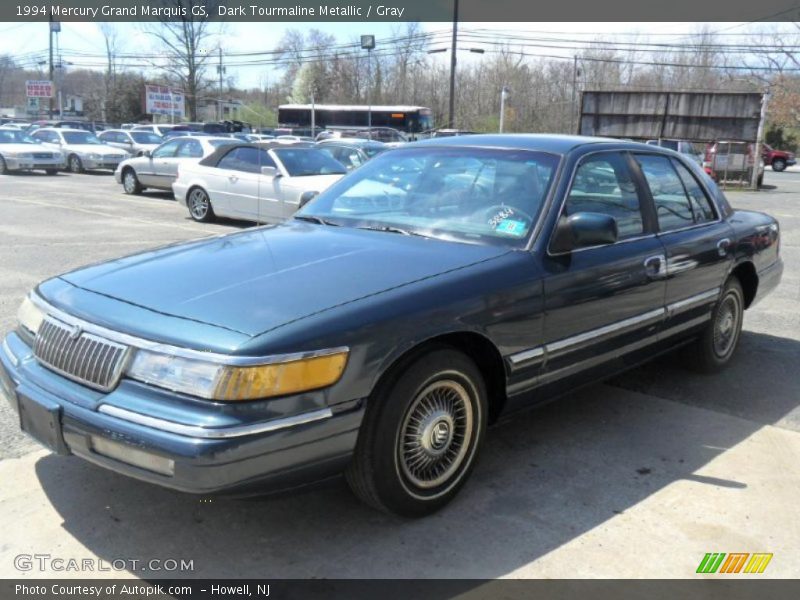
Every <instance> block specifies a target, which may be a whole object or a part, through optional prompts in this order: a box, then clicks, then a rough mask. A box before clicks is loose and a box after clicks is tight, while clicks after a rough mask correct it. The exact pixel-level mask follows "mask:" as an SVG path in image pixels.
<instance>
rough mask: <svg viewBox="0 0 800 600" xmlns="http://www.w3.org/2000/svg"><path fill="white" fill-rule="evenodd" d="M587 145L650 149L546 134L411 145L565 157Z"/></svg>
mask: <svg viewBox="0 0 800 600" xmlns="http://www.w3.org/2000/svg"><path fill="white" fill-rule="evenodd" d="M591 144H618V145H620V146H624V147H628V148H648V149H650V150H652V146H647V144H641V143H638V142H624V141H622V140H618V139H614V138H602V137H587V136H582V135H561V134H549V133H503V134H492V133H479V134H474V135H457V136H450V137H442V138H429V139H426V140H421V141H418V142H414V143H413V144H412V145H413V146H472V147H482V148H502V149H508V150H538V151H541V152H553V153H556V154H565V153H567V152H569V151H570V150H574V149H575V148H578V147H580V146H587V145H591Z"/></svg>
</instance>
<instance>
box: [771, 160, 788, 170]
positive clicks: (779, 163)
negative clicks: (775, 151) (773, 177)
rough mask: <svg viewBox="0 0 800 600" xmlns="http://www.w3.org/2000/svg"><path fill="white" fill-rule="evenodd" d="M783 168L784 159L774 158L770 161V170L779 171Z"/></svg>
mask: <svg viewBox="0 0 800 600" xmlns="http://www.w3.org/2000/svg"><path fill="white" fill-rule="evenodd" d="M784 169H786V161H785V160H783V159H782V158H776V159H775V160H773V161H772V170H773V171H778V173H780V172H781V171H783V170H784Z"/></svg>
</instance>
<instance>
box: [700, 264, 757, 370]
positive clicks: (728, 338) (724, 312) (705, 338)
mask: <svg viewBox="0 0 800 600" xmlns="http://www.w3.org/2000/svg"><path fill="white" fill-rule="evenodd" d="M743 319H744V294H743V293H742V286H741V284H740V283H739V280H738V279H736V277H731V278H730V279H729V280H728V282H727V283H726V284H725V288H724V289H723V290H722V294H721V295H720V297H719V300H718V301H717V304H716V305H715V306H714V310H713V311H712V312H711V321H710V322H709V323H708V325H707V326H706V329H705V330H704V331H703V334H702V335H701V336H700V338H698V339H697V340H696V341H695V342H694V343H693V344H692V346H690V347H689V352H687V353H686V358H687V360H688V364H689V366H690V367H691V368H692V369H694V370H696V371H700V372H702V373H715V372H717V371H721V370H722V369H724V368H725V367H726V366H727V365H728V363H730V361H731V359H732V358H733V355H734V353H735V352H736V348H737V347H738V346H739V337H740V334H741V332H742V321H743Z"/></svg>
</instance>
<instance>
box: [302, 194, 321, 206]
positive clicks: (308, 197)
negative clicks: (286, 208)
mask: <svg viewBox="0 0 800 600" xmlns="http://www.w3.org/2000/svg"><path fill="white" fill-rule="evenodd" d="M317 196H319V192H303V194H302V195H301V196H300V206H299V207H298V208H303V207H304V206H305V205H306V204H308V203H309V202H311V201H312V200H313V199H314V198H316V197H317Z"/></svg>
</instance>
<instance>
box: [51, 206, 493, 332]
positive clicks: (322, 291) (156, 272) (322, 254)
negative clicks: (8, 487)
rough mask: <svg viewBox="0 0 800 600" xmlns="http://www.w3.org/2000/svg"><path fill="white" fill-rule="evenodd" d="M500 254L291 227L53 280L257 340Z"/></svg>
mask: <svg viewBox="0 0 800 600" xmlns="http://www.w3.org/2000/svg"><path fill="white" fill-rule="evenodd" d="M508 251H509V250H508V249H507V248H502V247H492V246H478V245H470V244H461V243H455V242H446V241H440V240H434V239H428V238H420V237H415V236H405V235H401V234H393V233H385V232H376V231H366V230H357V229H350V228H344V227H333V226H323V225H315V224H311V223H303V222H300V221H290V222H289V223H286V224H283V225H279V226H276V227H262V228H257V229H252V230H249V231H246V232H242V233H236V234H232V235H227V236H222V237H215V238H211V239H205V240H199V241H196V242H190V243H188V244H186V243H184V244H178V245H174V246H168V247H166V248H161V249H158V250H154V251H150V252H144V253H141V254H136V255H133V256H129V257H126V258H122V259H118V260H114V261H110V262H106V263H102V264H99V265H95V266H91V267H87V268H83V269H79V270H77V271H73V272H71V273H67V274H66V275H63V276H62V279H64V280H66V281H67V282H69V283H70V284H72V285H74V286H77V287H79V288H82V289H85V290H88V291H91V292H94V293H97V294H101V295H103V296H107V297H110V298H114V299H117V300H121V301H123V302H126V303H129V304H132V305H135V306H138V307H143V308H147V309H150V310H152V311H156V312H158V313H160V314H162V315H169V316H174V317H180V318H184V319H189V320H192V321H196V322H201V323H205V324H208V325H214V326H217V327H223V328H225V329H229V330H231V331H235V332H238V333H243V334H245V335H248V336H256V335H259V334H261V333H265V332H268V331H270V330H273V329H276V328H278V327H280V326H282V325H285V324H287V323H290V322H296V321H298V320H300V319H303V318H304V317H308V316H311V315H314V314H318V313H320V312H322V311H325V310H328V309H331V308H334V307H338V306H342V305H344V304H348V303H350V302H354V301H357V300H359V299H362V298H366V297H368V296H375V295H377V294H380V293H382V292H386V291H388V290H392V289H396V288H398V287H401V286H406V285H410V284H413V283H414V282H417V281H421V280H428V279H430V278H432V277H436V276H438V275H441V274H443V273H447V272H449V271H453V270H456V269H463V268H464V267H468V266H469V265H473V264H476V263H480V262H484V261H486V260H491V259H492V258H496V257H498V256H501V255H503V254H506V253H507V252H508Z"/></svg>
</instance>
